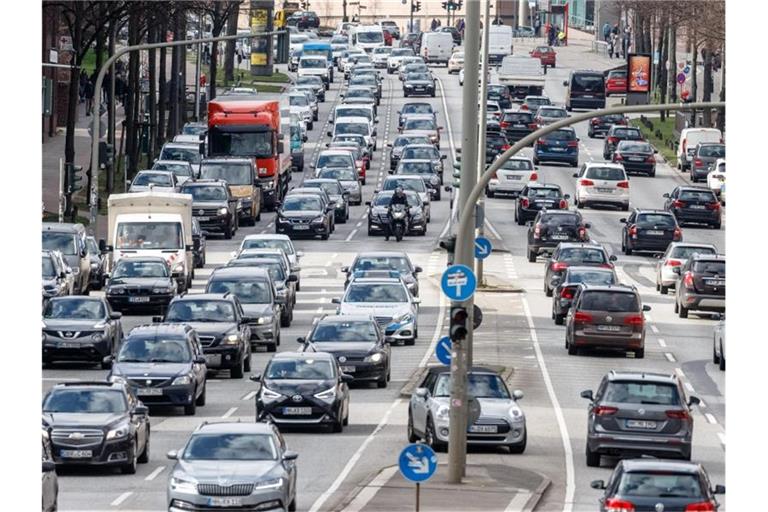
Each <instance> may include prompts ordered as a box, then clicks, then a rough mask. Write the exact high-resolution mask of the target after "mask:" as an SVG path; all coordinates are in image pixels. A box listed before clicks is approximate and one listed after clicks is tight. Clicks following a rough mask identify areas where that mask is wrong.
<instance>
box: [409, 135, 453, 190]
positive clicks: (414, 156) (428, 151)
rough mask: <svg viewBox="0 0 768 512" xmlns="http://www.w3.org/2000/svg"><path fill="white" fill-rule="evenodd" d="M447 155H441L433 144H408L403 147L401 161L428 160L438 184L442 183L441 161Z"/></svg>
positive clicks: (442, 168) (442, 167)
mask: <svg viewBox="0 0 768 512" xmlns="http://www.w3.org/2000/svg"><path fill="white" fill-rule="evenodd" d="M446 158H448V155H441V154H440V152H439V151H438V150H437V148H436V147H435V146H434V145H433V144H408V145H406V146H405V147H403V152H402V154H401V160H429V161H430V162H432V167H433V168H434V169H435V171H436V172H437V175H438V178H439V179H440V183H441V184H442V183H443V171H444V165H443V161H444V160H445V159H446Z"/></svg>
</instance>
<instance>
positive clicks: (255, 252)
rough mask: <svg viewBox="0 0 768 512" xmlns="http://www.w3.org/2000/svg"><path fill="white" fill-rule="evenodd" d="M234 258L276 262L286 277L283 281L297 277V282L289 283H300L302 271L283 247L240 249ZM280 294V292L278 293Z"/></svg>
mask: <svg viewBox="0 0 768 512" xmlns="http://www.w3.org/2000/svg"><path fill="white" fill-rule="evenodd" d="M272 236H285V235H272ZM233 256H234V257H235V259H236V260H243V259H253V258H259V259H265V260H271V261H275V262H276V263H279V264H280V268H281V269H282V271H283V273H284V274H285V276H286V277H283V278H282V279H281V280H286V281H288V277H287V276H291V275H295V276H296V278H297V279H296V280H294V279H291V280H290V281H288V282H291V283H293V282H298V277H299V270H301V269H300V268H298V267H297V266H296V265H294V264H293V263H291V259H290V257H289V256H288V254H287V253H286V252H285V250H283V248H282V247H249V248H247V249H240V250H239V251H236V252H235V253H233ZM230 261H232V260H230ZM273 280H274V277H273ZM276 284H277V283H276ZM278 288H279V286H278ZM278 293H280V292H279V291H278ZM294 302H295V301H294Z"/></svg>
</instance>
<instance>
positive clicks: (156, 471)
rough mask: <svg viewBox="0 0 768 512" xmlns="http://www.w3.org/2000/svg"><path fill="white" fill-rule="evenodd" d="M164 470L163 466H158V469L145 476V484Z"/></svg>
mask: <svg viewBox="0 0 768 512" xmlns="http://www.w3.org/2000/svg"><path fill="white" fill-rule="evenodd" d="M164 469H165V466H160V467H159V468H157V469H155V470H154V471H153V472H151V473H150V474H148V475H147V478H145V479H144V481H146V482H151V481H152V480H154V479H155V478H157V475H159V474H160V473H162V472H163V470H164Z"/></svg>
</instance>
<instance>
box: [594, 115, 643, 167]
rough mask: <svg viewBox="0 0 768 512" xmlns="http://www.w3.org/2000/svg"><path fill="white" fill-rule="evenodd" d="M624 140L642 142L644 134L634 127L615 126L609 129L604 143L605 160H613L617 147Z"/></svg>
mask: <svg viewBox="0 0 768 512" xmlns="http://www.w3.org/2000/svg"><path fill="white" fill-rule="evenodd" d="M623 140H632V141H641V140H645V139H644V138H643V133H642V132H641V131H640V128H635V127H633V126H624V125H621V124H615V125H613V126H611V127H610V128H609V129H608V132H607V133H606V134H605V142H604V143H603V158H604V159H606V160H613V152H614V151H616V146H618V145H619V142H621V141H623Z"/></svg>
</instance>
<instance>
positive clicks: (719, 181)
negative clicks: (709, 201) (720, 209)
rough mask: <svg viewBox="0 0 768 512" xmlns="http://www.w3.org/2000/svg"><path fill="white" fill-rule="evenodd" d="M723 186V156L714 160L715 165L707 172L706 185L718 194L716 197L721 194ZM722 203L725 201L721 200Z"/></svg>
mask: <svg viewBox="0 0 768 512" xmlns="http://www.w3.org/2000/svg"><path fill="white" fill-rule="evenodd" d="M724 186H725V158H718V159H717V160H716V161H715V166H714V167H713V169H712V170H711V171H709V173H708V174H707V187H708V188H709V189H710V190H711V191H712V192H714V193H715V194H717V195H718V197H720V196H721V192H722V190H723V187H724ZM720 202H721V203H722V204H725V201H723V200H722V197H721V201H720Z"/></svg>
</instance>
